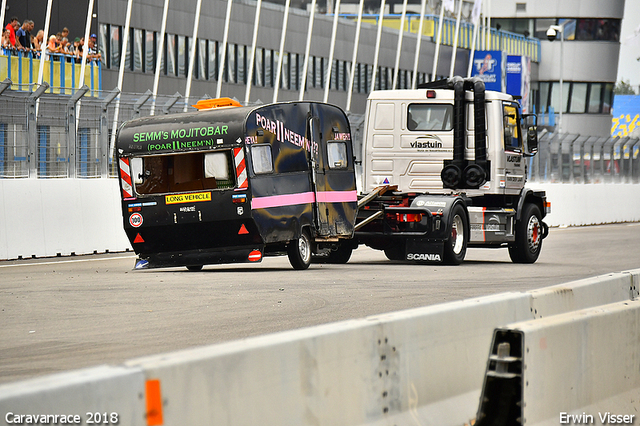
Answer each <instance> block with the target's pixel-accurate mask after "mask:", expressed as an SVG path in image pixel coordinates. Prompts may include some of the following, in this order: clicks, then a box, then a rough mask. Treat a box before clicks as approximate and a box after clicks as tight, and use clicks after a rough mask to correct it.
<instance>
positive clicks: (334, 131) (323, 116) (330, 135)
mask: <svg viewBox="0 0 640 426" xmlns="http://www.w3.org/2000/svg"><path fill="white" fill-rule="evenodd" d="M308 124H309V137H310V140H311V144H312V147H313V149H312V151H311V171H312V173H311V174H312V181H313V188H314V192H315V199H316V202H315V220H316V227H317V230H318V234H319V236H321V237H347V236H351V235H353V231H354V228H353V227H354V223H355V216H356V205H357V191H356V181H355V172H354V165H353V148H352V145H351V131H350V128H349V123H348V121H347V118H346V116H345V115H344V112H342V110H340V109H339V108H337V107H334V106H332V105H327V104H319V103H317V104H316V103H314V104H311V117H310V118H309V121H308Z"/></svg>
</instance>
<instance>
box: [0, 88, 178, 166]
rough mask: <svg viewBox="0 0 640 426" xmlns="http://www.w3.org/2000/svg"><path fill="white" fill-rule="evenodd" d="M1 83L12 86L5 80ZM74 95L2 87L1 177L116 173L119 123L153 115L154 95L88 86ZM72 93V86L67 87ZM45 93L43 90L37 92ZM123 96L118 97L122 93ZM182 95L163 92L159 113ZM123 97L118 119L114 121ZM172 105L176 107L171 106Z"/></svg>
mask: <svg viewBox="0 0 640 426" xmlns="http://www.w3.org/2000/svg"><path fill="white" fill-rule="evenodd" d="M0 85H5V86H9V87H11V86H12V83H11V82H8V80H5V82H3V83H0ZM84 90H86V93H85V92H84V91H83V89H80V90H75V91H73V94H72V95H71V96H69V95H59V94H56V93H60V91H61V88H60V87H54V88H53V90H52V89H51V88H49V87H48V86H47V85H44V86H42V89H40V90H39V91H35V92H32V93H29V92H25V91H10V90H6V91H4V92H2V90H0V93H1V94H0V178H106V177H115V176H116V173H117V169H116V164H117V163H116V162H115V155H114V150H113V148H112V147H111V145H110V142H111V135H112V133H113V131H114V128H115V129H117V128H118V126H120V124H122V123H123V122H124V121H126V120H129V119H132V118H135V117H144V116H148V115H150V113H151V104H152V103H153V99H152V97H151V95H150V92H148V93H145V94H131V93H129V94H120V95H119V94H118V92H117V90H114V91H112V92H100V91H93V96H90V95H91V94H92V92H91V90H89V88H87V87H85V88H84ZM66 91H67V92H71V90H69V89H67V90H66ZM38 92H40V93H38ZM118 95H119V97H118ZM178 97H179V95H172V96H164V95H160V96H158V97H157V99H156V100H155V102H156V105H157V106H156V113H158V114H163V113H168V112H177V111H182V109H183V107H184V103H176V99H177V98H178ZM116 100H117V101H119V103H120V104H119V114H118V120H117V123H116V124H115V127H114V123H113V119H114V112H115V106H116V102H115V101H116ZM172 108H173V111H172Z"/></svg>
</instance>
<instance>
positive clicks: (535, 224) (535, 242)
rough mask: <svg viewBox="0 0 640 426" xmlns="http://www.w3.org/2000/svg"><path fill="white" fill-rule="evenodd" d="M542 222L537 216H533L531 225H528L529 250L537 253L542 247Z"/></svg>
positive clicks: (530, 219) (530, 221)
mask: <svg viewBox="0 0 640 426" xmlns="http://www.w3.org/2000/svg"><path fill="white" fill-rule="evenodd" d="M540 234H541V229H540V221H539V220H538V217H537V216H535V215H534V216H531V217H530V218H529V223H528V224H527V242H528V243H529V250H531V251H532V252H535V251H537V250H538V247H539V246H540Z"/></svg>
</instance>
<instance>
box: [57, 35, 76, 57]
mask: <svg viewBox="0 0 640 426" xmlns="http://www.w3.org/2000/svg"><path fill="white" fill-rule="evenodd" d="M60 46H61V47H62V53H65V54H67V55H71V54H73V51H72V50H71V49H70V47H71V44H70V43H69V40H68V39H67V38H66V37H62V40H61V41H60Z"/></svg>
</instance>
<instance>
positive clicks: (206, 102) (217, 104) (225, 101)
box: [191, 98, 242, 111]
mask: <svg viewBox="0 0 640 426" xmlns="http://www.w3.org/2000/svg"><path fill="white" fill-rule="evenodd" d="M191 106H192V107H194V108H197V109H198V110H199V111H200V110H203V109H214V108H225V107H239V106H242V105H241V104H240V102H238V101H236V100H233V99H231V98H218V99H201V100H199V101H198V102H196V104H195V105H191Z"/></svg>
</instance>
